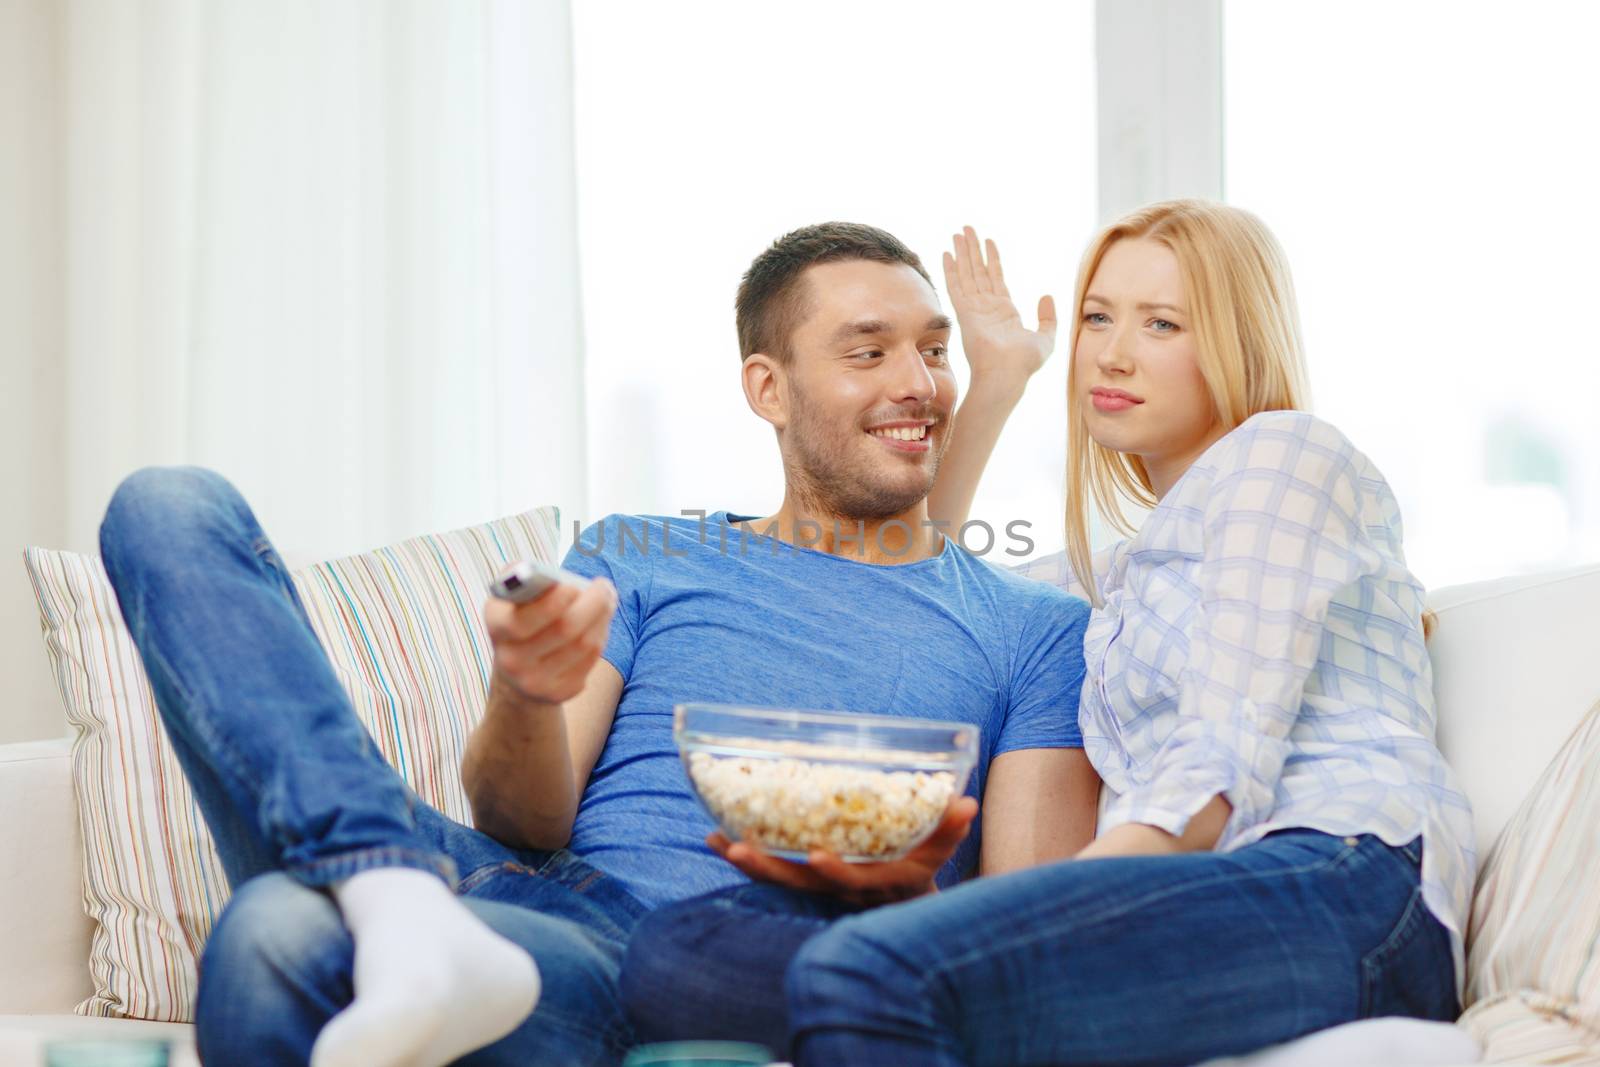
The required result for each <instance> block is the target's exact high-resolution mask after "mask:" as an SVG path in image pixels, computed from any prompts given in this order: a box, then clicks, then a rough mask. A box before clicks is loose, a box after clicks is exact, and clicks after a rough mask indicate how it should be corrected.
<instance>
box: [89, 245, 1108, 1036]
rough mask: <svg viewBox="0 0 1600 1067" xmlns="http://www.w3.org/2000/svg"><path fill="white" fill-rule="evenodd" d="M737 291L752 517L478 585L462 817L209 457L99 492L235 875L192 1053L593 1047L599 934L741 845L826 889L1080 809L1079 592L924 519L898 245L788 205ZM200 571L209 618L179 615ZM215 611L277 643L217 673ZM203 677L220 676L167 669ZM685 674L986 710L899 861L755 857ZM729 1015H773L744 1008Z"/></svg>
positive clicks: (931, 345)
mask: <svg viewBox="0 0 1600 1067" xmlns="http://www.w3.org/2000/svg"><path fill="white" fill-rule="evenodd" d="M737 309H738V314H737V318H738V332H739V343H740V348H741V357H742V363H741V368H742V370H741V374H742V382H743V389H744V393H745V397H746V399H747V401H748V402H749V405H750V407H751V408H752V410H753V411H754V412H755V413H756V414H757V415H758V416H760V417H761V418H763V419H765V420H766V421H767V422H768V423H770V424H771V425H772V427H773V429H774V431H775V433H776V436H777V441H778V446H779V451H780V453H781V455H782V459H783V476H784V497H783V504H782V506H781V507H780V508H779V509H778V511H777V512H776V513H774V514H772V515H770V516H766V517H764V518H759V519H753V520H752V519H751V518H750V517H748V516H741V515H736V514H731V513H729V512H727V511H719V512H716V513H714V514H711V515H709V516H706V517H705V519H704V520H703V521H696V520H691V519H684V518H656V517H626V516H612V517H609V518H607V519H605V520H603V521H602V522H600V523H597V524H596V525H594V526H591V527H590V528H589V529H588V530H586V531H584V533H583V534H582V536H581V537H580V538H579V540H578V543H577V544H576V545H575V546H574V548H573V550H572V551H571V552H570V553H569V555H568V557H567V559H566V562H565V565H566V567H567V568H568V569H569V570H572V571H575V572H577V573H579V574H581V575H584V576H587V577H589V578H591V579H594V580H593V581H591V583H590V584H589V585H588V586H587V587H583V588H578V587H575V586H572V585H566V584H563V585H558V586H556V587H555V588H553V589H551V590H550V591H548V592H546V593H545V594H543V595H542V596H541V597H539V598H537V599H535V600H533V601H531V602H530V603H527V604H523V605H511V604H508V603H505V602H502V601H491V602H490V603H489V605H488V606H487V608H486V617H487V624H488V628H489V633H490V636H491V638H492V640H493V642H494V646H495V665H494V673H493V680H492V684H491V686H490V696H489V705H488V708H487V709H486V711H485V714H484V717H483V720H482V722H481V723H480V724H479V726H478V727H477V729H476V730H475V731H474V733H473V735H472V737H471V738H470V740H469V742H468V746H467V755H466V759H465V761H464V763H463V767H462V777H463V782H464V784H465V786H466V789H467V793H468V796H469V798H470V800H471V804H472V810H473V815H474V823H475V828H468V827H465V826H461V825H459V824H456V823H454V822H451V821H450V820H449V819H447V818H445V817H444V816H442V815H440V814H439V813H438V812H436V811H433V810H431V809H428V808H427V807H426V806H424V805H421V804H420V803H418V802H417V801H416V798H415V797H412V796H408V795H407V794H406V792H405V790H404V789H403V788H402V787H401V786H400V783H399V779H398V778H397V776H396V775H395V774H394V773H393V771H392V770H391V769H390V768H389V767H388V766H387V765H386V764H384V763H383V762H382V759H381V758H380V757H379V756H378V755H377V754H376V752H375V750H374V749H373V747H372V746H371V744H370V742H368V741H367V739H366V738H365V737H364V735H363V734H362V733H361V731H360V729H359V726H357V724H356V720H355V718H354V715H353V713H352V712H350V710H349V708H348V705H347V704H346V703H345V698H344V695H343V692H342V690H340V689H339V687H338V684H337V681H336V679H335V678H334V677H333V674H332V672H331V670H329V669H328V667H327V664H326V661H325V659H323V657H322V654H321V651H320V648H319V647H318V646H317V643H316V641H315V638H314V636H313V635H312V634H311V631H310V627H309V624H308V623H307V622H306V620H305V618H304V615H303V614H302V613H301V612H300V610H299V605H298V603H297V602H296V601H295V600H294V599H293V597H292V596H291V595H287V594H286V593H285V591H284V584H283V579H282V576H281V573H279V571H278V569H277V568H276V567H275V566H273V565H271V561H272V559H273V556H272V554H271V550H270V546H269V545H268V542H267V541H266V538H265V535H264V534H263V533H262V532H261V530H260V527H259V526H258V525H256V523H255V520H254V517H253V516H252V515H251V514H250V511H249V508H248V506H247V505H246V504H245V503H244V501H243V500H242V499H240V498H239V496H238V494H237V493H236V492H234V491H233V489H232V488H231V487H230V486H228V485H227V483H226V482H223V481H222V479H220V478H218V477H217V476H215V475H212V474H209V473H208V472H196V471H194V470H192V469H187V470H177V471H173V470H151V471H145V472H140V473H139V474H136V475H135V476H133V477H132V478H130V479H129V480H128V481H127V482H125V483H124V485H123V486H122V487H121V488H120V489H119V490H118V492H117V495H116V497H115V498H114V499H113V501H112V504H111V507H110V509H109V511H108V513H107V517H106V522H105V525H104V526H103V527H102V546H103V550H104V555H105V559H106V564H107V568H108V570H109V571H110V573H111V577H112V581H113V584H114V585H115V586H116V588H117V593H118V597H119V601H120V603H121V605H122V607H123V610H124V615H125V616H126V617H127V618H128V621H129V625H130V628H131V629H132V631H133V633H134V636H135V640H136V642H137V643H138V645H139V647H140V650H141V653H142V654H143V657H144V660H145V663H146V666H147V668H148V669H149V670H150V672H151V675H152V678H153V679H154V680H155V682H156V686H155V689H156V693H157V700H158V703H159V705H160V707H161V711H162V715H163V718H164V719H165V721H166V723H167V726H168V729H169V732H170V733H171V734H172V735H173V736H174V737H175V738H179V739H181V741H182V747H183V753H184V757H185V767H186V768H187V769H188V771H189V774H190V776H191V779H192V780H195V781H196V782H197V793H199V794H201V800H202V806H203V808H204V810H205V812H206V815H207V818H208V821H209V822H210V824H211V827H212V830H213V832H214V835H215V837H216V839H217V843H218V847H219V849H220V850H221V852H222V853H223V858H224V863H225V865H226V866H227V868H228V870H229V873H230V876H234V877H235V881H236V882H237V883H238V884H236V885H235V887H234V888H235V890H236V892H235V895H234V898H233V900H232V902H231V903H230V905H229V907H228V909H227V911H226V912H225V914H224V915H223V917H222V919H221V921H220V923H219V925H218V928H217V931H216V932H215V934H214V935H213V937H212V939H211V941H210V942H209V943H208V945H207V948H206V951H205V956H204V959H203V961H202V969H201V991H200V998H199V1005H198V1021H199V1038H200V1043H201V1050H202V1054H203V1055H204V1054H206V1053H207V1051H208V1050H209V1051H210V1052H211V1053H213V1054H214V1055H215V1056H216V1057H217V1058H220V1059H227V1060H229V1061H230V1062H250V1063H253V1064H279V1063H282V1064H290V1063H304V1062H306V1060H307V1058H310V1059H311V1061H312V1062H313V1064H314V1065H315V1067H342V1065H346V1064H349V1065H356V1064H359V1065H361V1067H386V1065H394V1067H399V1065H402V1064H404V1065H408V1067H440V1065H442V1064H445V1063H448V1062H453V1061H455V1060H456V1059H458V1058H460V1057H461V1056H463V1055H465V1054H466V1053H468V1052H470V1051H472V1050H474V1049H482V1051H481V1052H477V1053H475V1054H474V1055H473V1056H472V1058H471V1061H470V1062H472V1063H473V1064H502V1063H503V1064H519V1065H520V1064H530V1063H538V1064H542V1065H557V1064H599V1063H612V1062H615V1061H617V1060H618V1059H620V1058H621V1055H622V1053H623V1051H624V1050H625V1049H626V1048H627V1046H628V1045H629V1044H630V1043H631V1042H632V1041H633V1040H634V1037H635V1035H634V1033H633V1031H632V1030H631V1029H630V1027H629V1024H628V1022H627V1020H626V1018H625V1016H624V1012H623V1006H622V993H621V990H620V987H619V975H620V973H621V966H622V960H623V956H624V953H625V952H626V951H627V947H628V944H629V941H630V939H631V938H632V936H633V932H634V930H635V928H636V927H637V925H638V923H639V920H640V919H641V918H642V917H643V916H645V915H646V914H647V913H649V912H650V911H652V910H655V909H658V908H660V907H662V906H664V905H668V904H672V903H674V902H678V901H682V900H685V899H687V898H690V897H693V896H696V895H698V894H703V893H707V892H710V891H714V890H725V889H728V888H729V887H736V886H739V885H741V884H743V883H745V882H746V881H747V877H746V873H743V872H745V871H748V872H752V873H755V874H757V875H758V876H766V875H769V874H776V876H777V877H779V878H780V880H783V879H787V880H789V882H790V884H791V885H793V884H795V881H796V880H797V879H798V880H799V881H800V882H801V883H802V884H801V886H800V888H802V889H805V890H809V891H811V893H812V894H814V895H812V896H808V897H806V898H805V899H806V900H815V901H826V902H837V903H829V904H828V905H827V906H828V907H837V908H839V909H848V908H850V907H852V906H854V905H855V904H857V903H861V902H867V901H874V900H883V899H895V898H900V897H906V896H912V895H916V894H920V893H924V892H930V891H932V890H933V889H934V888H935V886H944V885H949V884H952V883H954V882H956V881H959V880H960V879H962V878H965V877H968V876H970V875H972V874H975V873H978V872H984V873H994V872H999V871H1005V870H1011V869H1015V868H1018V867H1024V866H1030V865H1033V864H1038V863H1042V862H1047V861H1050V860H1054V859H1058V858H1061V857H1064V856H1067V855H1070V854H1072V853H1073V852H1075V851H1076V850H1077V849H1079V848H1081V847H1082V846H1083V845H1084V844H1086V843H1087V842H1088V841H1089V839H1090V837H1091V836H1092V833H1093V827H1094V798H1095V791H1096V788H1097V785H1098V783H1097V780H1096V779H1095V776H1094V773H1093V771H1092V769H1091V768H1090V767H1089V764H1088V761H1087V760H1086V759H1085V758H1084V755H1083V752H1082V747H1081V745H1082V742H1081V739H1080V736H1079V733H1078V726H1077V703H1078V692H1079V689H1080V686H1081V683H1082V679H1083V658H1082V642H1083V631H1084V625H1085V622H1086V620H1087V616H1088V607H1087V605H1086V604H1084V603H1083V602H1082V601H1079V600H1075V599H1073V598H1071V597H1068V596H1067V595H1066V594H1064V593H1062V592H1060V591H1059V590H1057V589H1056V588H1054V587H1052V586H1050V585H1047V584H1045V583H1039V582H1032V581H1029V580H1026V579H1024V578H1021V577H1018V576H1015V575H1012V574H1010V573H1007V572H1005V571H1003V570H1002V569H1000V568H998V567H995V566H993V565H991V564H989V563H986V562H984V561H982V560H980V559H977V558H975V557H973V556H971V555H969V554H968V553H967V552H965V551H963V550H962V549H961V548H960V547H958V546H957V545H956V544H955V543H954V541H952V540H951V539H949V538H946V537H945V536H944V535H943V534H942V533H941V532H940V531H939V529H938V528H937V526H936V525H935V524H934V523H933V522H931V520H930V519H929V515H928V505H927V496H928V493H929V490H930V488H931V487H932V486H933V484H934V480H935V477H936V475H937V474H938V471H939V463H940V459H941V457H942V456H943V454H944V451H945V448H946V447H947V445H948V443H949V440H950V434H951V431H952V426H953V412H954V405H955V399H956V398H955V379H954V375H953V374H952V372H951V368H950V358H949V351H948V349H949V339H950V322H949V320H948V319H947V318H946V317H945V315H944V313H943V312H942V310H941V309H940V306H939V302H938V298H937V296H936V294H935V292H934V289H933V286H932V284H931V283H930V281H929V279H928V276H927V274H926V272H925V271H924V270H923V268H922V264H921V263H920V262H919V261H918V259H917V257H916V256H915V255H914V254H913V253H912V252H911V251H910V250H909V249H907V248H906V247H905V246H904V245H903V244H901V243H900V242H899V241H897V240H895V239H894V238H893V237H891V236H890V235H888V234H886V233H884V232H882V231H881V230H876V229H873V228H871V227H867V226H858V225H849V224H843V223H829V224H825V225H821V226H812V227H807V228H805V229H802V230H798V231H795V232H794V233H791V234H789V235H787V236H785V237H783V238H781V239H780V240H778V241H777V242H776V243H774V244H773V245H772V247H771V248H769V249H767V250H766V251H765V252H763V253H762V254H761V255H760V256H758V257H757V258H756V260H755V262H754V263H753V264H752V265H751V267H750V270H749V272H748V273H747V274H746V276H745V278H744V281H743V283H742V285H741V286H740V289H739V296H738V302H737ZM197 598H198V599H199V600H201V601H203V602H206V603H210V604H214V605H216V611H217V612H221V613H225V614H226V615H227V622H228V625H226V626H220V625H215V626H213V625H209V624H208V625H207V626H205V627H200V626H198V625H197V624H195V623H193V622H192V621H189V620H191V619H192V618H193V617H194V616H193V615H192V614H186V613H185V612H184V611H183V610H182V608H183V605H184V604H187V603H190V602H196V601H197ZM205 617H206V618H207V619H210V618H211V616H210V615H207V616H205ZM238 633H248V634H252V635H257V636H261V635H266V636H264V637H261V639H262V640H263V641H267V640H268V639H269V638H270V640H271V642H272V644H273V647H274V649H275V653H274V656H275V658H274V661H273V662H274V669H273V670H271V671H268V672H264V673H263V672H259V671H258V672H255V673H254V674H253V675H252V679H253V685H254V687H255V688H253V689H252V690H251V691H249V692H248V693H245V692H241V691H239V689H238V687H237V685H236V684H235V680H236V678H237V677H238V675H239V672H240V671H241V670H242V669H244V665H245V664H247V663H249V662H253V661H254V660H253V659H252V657H254V656H255V650H254V649H245V648H240V647H238V645H237V643H236V642H232V641H231V639H230V638H228V636H227V635H228V634H238ZM216 693H229V694H230V698H229V699H227V700H206V699H195V698H193V697H191V696H190V694H201V695H202V696H203V695H204V694H216ZM685 701H709V702H720V703H740V704H754V705H766V706H788V707H804V708H818V709H835V710H846V711H860V712H872V713H878V714H888V715H915V716H928V717H937V718H940V719H951V720H960V721H964V722H969V723H972V724H974V725H976V726H977V727H979V729H980V731H981V737H982V741H981V752H980V758H979V761H978V764H977V767H976V768H975V771H974V774H973V778H972V786H971V792H972V794H973V795H972V797H971V798H961V799H959V800H957V801H956V802H955V803H954V804H953V805H952V806H951V809H950V811H949V812H948V813H947V815H946V819H945V821H944V823H943V824H942V825H941V828H940V830H939V831H938V832H936V834H935V836H934V837H933V838H932V839H930V841H929V842H928V843H926V844H925V845H924V846H922V847H921V848H919V849H918V850H917V851H915V852H914V853H913V854H912V855H911V856H909V857H907V858H906V859H905V860H903V861H899V862H896V863H890V864H880V865H873V866H872V867H871V868H870V869H865V868H853V867H847V866H845V865H843V864H841V863H838V862H836V861H835V862H823V863H820V864H817V865H815V866H814V867H811V868H799V867H795V868H768V867H764V866H763V864H764V863H776V862H778V861H775V860H772V859H771V858H770V857H763V856H759V855H756V854H752V853H751V852H750V850H748V849H741V848H739V847H733V848H729V847H728V846H726V844H725V843H722V842H717V844H718V845H719V848H720V851H722V852H723V855H718V853H717V851H714V850H713V849H712V848H708V847H707V841H706V839H707V835H708V834H709V833H710V832H711V831H712V830H713V826H712V824H711V822H710V820H709V819H708V818H707V817H706V815H705V814H704V812H703V811H702V809H701V808H700V806H699V805H698V803H697V802H696V801H695V799H694V797H693V795H692V794H691V792H690V790H689V786H688V783H687V780H686V778H685V776H684V773H683V769H682V765H681V764H680V762H679V759H678V755H677V752H676V749H675V747H674V744H673V739H672V707H673V705H674V704H677V703H681V702H685ZM977 801H981V804H982V808H981V812H982V817H981V819H979V820H978V822H977V823H976V826H975V827H974V828H973V830H972V832H970V833H968V827H969V824H971V823H972V822H973V819H974V817H975V815H976V814H977V813H978V811H979V805H978V803H977ZM263 828H270V833H267V832H266V831H265V830H264V829H263ZM729 861H732V862H731V863H730V862H729ZM797 872H798V873H797ZM456 875H459V877H456ZM757 888H759V889H761V890H772V891H774V892H777V891H779V890H778V889H777V887H771V886H760V887H752V890H753V891H754V890H755V889H757ZM782 892H788V891H787V890H783V891H782ZM774 906H778V905H774ZM783 906H787V905H783ZM530 958H531V960H532V961H533V963H534V965H535V966H536V968H537V970H536V971H535V972H532V973H530V972H529V969H528V967H527V963H528V960H529V959H530ZM541 979H542V993H541V992H540V986H541ZM678 992H682V993H683V996H684V999H682V1000H681V1001H674V1004H675V1005H681V1006H683V1007H684V1009H685V1010H686V1011H687V1010H691V1009H693V1007H694V1006H693V1005H692V1004H691V1002H690V991H689V990H688V989H687V988H685V989H683V990H679V991H678ZM760 992H761V994H762V995H761V997H759V998H758V999H759V1000H760V1002H761V1003H763V1004H770V1003H772V1002H773V1001H774V1000H777V1001H781V997H774V996H773V993H774V991H773V990H762V991H760ZM535 998H537V1005H536V1006H535V1007H534V1009H533V1010H532V1012H531V1014H530V1013H529V1012H528V1004H529V1003H531V1002H532V1001H533V1000H534V999H535ZM669 1007H670V1006H669ZM738 1026H739V1027H741V1028H744V1029H748V1028H751V1027H754V1028H755V1029H756V1032H758V1033H762V1034H765V1033H767V1032H769V1031H770V1032H775V1033H777V1034H779V1035H780V1036H781V1032H782V1020H781V1019H779V1020H773V1019H771V1018H769V1017H764V1016H762V1017H752V1018H742V1019H740V1020H738ZM240 1050H248V1051H249V1055H248V1056H247V1057H245V1058H243V1059H241V1052H240Z"/></svg>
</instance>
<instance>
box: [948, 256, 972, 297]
mask: <svg viewBox="0 0 1600 1067" xmlns="http://www.w3.org/2000/svg"><path fill="white" fill-rule="evenodd" d="M944 291H945V292H947V293H949V294H950V299H951V300H962V299H965V297H966V295H967V291H966V289H964V288H963V287H962V285H961V271H960V269H959V268H958V267H957V266H956V257H955V256H954V255H952V254H951V253H949V252H946V253H945V254H944Z"/></svg>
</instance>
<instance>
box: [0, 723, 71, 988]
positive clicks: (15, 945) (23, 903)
mask: <svg viewBox="0 0 1600 1067" xmlns="http://www.w3.org/2000/svg"><path fill="white" fill-rule="evenodd" d="M68 752H69V746H68V743H67V741H66V740H65V739H63V740H60V741H30V742H27V743H24V744H16V745H0V857H4V861H3V862H0V946H4V949H3V950H0V959H3V960H4V961H5V964H4V966H0V1012H59V1011H68V1010H70V1009H71V1007H72V1005H74V1004H76V1003H77V1002H78V1001H80V1000H82V999H83V998H84V997H86V996H88V995H89V993H90V992H91V989H90V988H89V969H88V967H87V966H86V962H87V960H88V958H89V934H90V930H91V924H90V923H89V920H88V919H87V918H86V917H85V916H84V914H83V894H82V893H81V892H79V888H78V887H79V886H80V885H82V882H83V878H82V873H81V868H82V863H83V852H82V846H81V844H80V837H81V835H80V833H79V831H78V822H77V816H76V815H75V814H74V812H73V804H72V775H71V774H70V773H69V757H68Z"/></svg>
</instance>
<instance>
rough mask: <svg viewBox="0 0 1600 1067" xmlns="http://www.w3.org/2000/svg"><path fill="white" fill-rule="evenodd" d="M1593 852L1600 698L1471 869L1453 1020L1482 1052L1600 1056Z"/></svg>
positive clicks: (1599, 891) (1529, 1059)
mask: <svg viewBox="0 0 1600 1067" xmlns="http://www.w3.org/2000/svg"><path fill="white" fill-rule="evenodd" d="M1507 726H1508V728H1511V729H1514V728H1515V727H1514V726H1513V725H1511V724H1509V723H1508V724H1507ZM1597 859H1600V704H1597V705H1596V706H1595V707H1594V708H1592V709H1590V711H1589V714H1588V715H1587V716H1586V717H1585V718H1584V719H1583V721H1582V722H1581V723H1579V724H1578V729H1577V730H1576V731H1575V732H1574V733H1573V735H1572V736H1571V737H1570V738H1569V739H1568V740H1567V743H1566V744H1565V745H1564V746H1562V749H1561V751H1560V752H1559V753H1557V754H1556V758H1555V759H1554V760H1552V761H1551V763H1550V765H1549V766H1548V767H1547V768H1546V769H1545V772H1544V774H1543V776H1542V777H1540V779H1539V782H1538V784H1537V785H1535V786H1534V788H1533V791H1532V792H1531V793H1530V794H1529V795H1528V796H1527V798H1526V799H1525V800H1524V801H1523V802H1522V807H1521V808H1519V809H1518V810H1517V813H1516V814H1515V815H1513V816H1512V817H1511V821H1510V822H1509V823H1507V824H1506V827H1505V829H1504V830H1503V831H1502V832H1501V834H1500V837H1499V839H1498V840H1496V841H1495V844H1494V848H1493V849H1491V850H1490V852H1489V855H1488V858H1487V859H1485V861H1484V864H1483V867H1482V869H1481V870H1480V871H1479V874H1478V888H1477V892H1476V894H1475V895H1474V897H1473V904H1472V921H1471V924H1470V926H1469V928H1468V933H1467V992H1466V1002H1467V1005H1468V1008H1467V1012H1466V1014H1465V1015H1463V1016H1462V1018H1461V1025H1462V1026H1464V1027H1466V1028H1467V1029H1468V1030H1469V1031H1471V1032H1472V1033H1473V1034H1475V1035H1476V1036H1477V1037H1478V1038H1479V1040H1481V1041H1482V1042H1483V1043H1484V1046H1485V1059H1486V1060H1487V1061H1488V1062H1491V1063H1493V1062H1506V1061H1509V1060H1515V1061H1517V1062H1519V1063H1600V864H1597V863H1596V860H1597Z"/></svg>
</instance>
